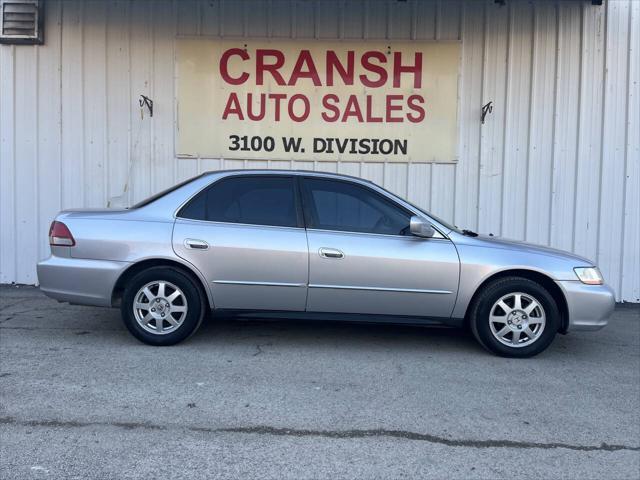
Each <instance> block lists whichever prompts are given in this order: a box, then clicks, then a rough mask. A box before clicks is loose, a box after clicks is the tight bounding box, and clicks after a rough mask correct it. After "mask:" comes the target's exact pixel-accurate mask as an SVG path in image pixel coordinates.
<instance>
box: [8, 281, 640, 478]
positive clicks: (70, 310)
mask: <svg viewBox="0 0 640 480" xmlns="http://www.w3.org/2000/svg"><path fill="white" fill-rule="evenodd" d="M0 478H2V479H15V478H18V479H19V478H34V479H45V478H52V479H53V478H55V479H60V478H79V479H80V478H81V479H93V478H96V479H103V478H118V479H125V478H126V479H128V478H149V479H151V478H170V479H181V478H185V479H186V478H207V479H209V478H225V479H226V478H278V479H279V478H290V479H306V478H310V479H311V478H313V479H315V478H318V479H320V478H327V479H339V478H381V479H382V478H384V479H389V478H421V479H422V478H453V479H457V478H460V479H471V478H483V479H484V478H487V479H489V478H491V479H498V478H505V479H507V478H508V479H516V478H532V479H533V478H536V479H537V478H566V479H569V478H575V479H587V478H594V479H605V478H611V479H622V478H640V308H639V306H638V305H636V306H622V307H619V308H617V309H616V312H615V314H614V316H613V318H612V319H611V321H610V324H609V326H607V327H606V328H605V329H604V330H601V331H599V332H575V333H571V334H569V335H566V336H563V335H559V336H558V337H557V338H556V340H555V342H554V343H553V344H552V346H551V347H550V348H549V349H548V350H547V351H546V352H544V353H543V354H541V355H539V356H538V357H535V358H532V359H528V360H512V359H504V358H498V357H495V356H492V355H491V354H489V353H487V352H485V351H484V350H483V349H482V348H481V347H479V346H478V345H477V344H476V342H475V341H474V340H473V338H471V337H470V336H469V335H466V334H464V332H461V331H458V330H453V329H444V328H421V327H406V326H394V325H387V326H385V325H356V324H341V323H328V322H324V323H322V322H313V323H311V322H310V323H295V322H272V321H250V322H244V321H242V322H239V321H235V322H233V321H229V320H225V321H215V319H214V320H211V321H208V322H207V323H206V324H204V325H203V327H202V328H201V329H200V331H199V332H198V333H197V334H196V335H194V336H193V337H191V338H190V339H189V340H187V341H186V342H184V343H182V344H180V345H177V346H174V347H165V348H161V347H160V348H158V347H149V346H145V345H143V344H141V343H139V342H138V341H137V340H135V339H134V338H133V337H132V336H131V335H130V334H129V333H128V332H127V331H126V330H125V328H124V326H123V325H122V322H121V320H120V316H119V312H118V310H115V309H102V308H91V307H81V306H71V305H67V304H60V303H57V302H55V301H54V300H50V299H48V298H46V297H45V296H44V295H42V294H41V293H40V292H39V291H38V289H36V288H33V287H19V288H18V287H12V286H3V287H0Z"/></svg>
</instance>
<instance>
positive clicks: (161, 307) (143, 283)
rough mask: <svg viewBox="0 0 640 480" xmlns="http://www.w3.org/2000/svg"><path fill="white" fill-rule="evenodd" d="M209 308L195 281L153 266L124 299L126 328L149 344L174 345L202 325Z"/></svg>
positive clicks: (135, 280) (130, 284)
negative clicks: (206, 310)
mask: <svg viewBox="0 0 640 480" xmlns="http://www.w3.org/2000/svg"><path fill="white" fill-rule="evenodd" d="M205 309H206V305H205V302H204V299H203V297H202V295H201V293H200V289H199V288H198V287H197V285H196V284H195V283H194V282H193V280H192V279H191V278H190V277H189V276H187V275H185V274H184V273H182V272H181V271H179V270H178V269H175V268H171V267H152V268H149V269H147V270H144V271H142V272H140V273H138V274H137V275H135V276H134V277H133V278H132V279H131V280H130V281H129V282H128V283H127V286H126V288H125V291H124V295H123V297H122V307H121V314H122V319H123V321H124V324H125V325H126V327H127V329H128V330H129V331H130V332H131V333H132V334H133V336H134V337H136V338H137V339H138V340H140V341H142V342H144V343H147V344H149V345H158V346H160V345H174V344H176V343H179V342H181V341H182V340H184V339H186V338H187V337H189V336H190V335H192V334H193V333H194V332H195V331H196V330H197V329H198V327H199V326H200V324H201V323H202V319H203V317H204V312H205Z"/></svg>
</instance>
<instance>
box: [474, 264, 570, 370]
mask: <svg viewBox="0 0 640 480" xmlns="http://www.w3.org/2000/svg"><path fill="white" fill-rule="evenodd" d="M469 320H470V326H471V331H472V332H473V335H474V336H475V337H476V339H477V340H478V341H479V342H480V344H481V345H482V346H483V347H485V348H486V349H487V350H489V351H491V352H493V353H495V354H497V355H500V356H504V357H519V358H525V357H532V356H534V355H537V354H538V353H540V352H542V351H543V350H545V349H546V348H547V347H548V346H549V345H550V344H551V342H552V341H553V339H554V337H555V335H556V332H557V331H558V327H559V325H560V312H559V310H558V306H557V305H556V302H555V300H554V299H553V297H552V296H551V295H550V294H549V292H548V291H547V290H546V289H545V288H544V287H543V286H542V285H540V284H539V283H537V282H534V281H533V280H530V279H528V278H522V277H506V278H501V279H498V280H496V281H494V282H492V283H490V284H489V285H487V286H486V287H485V288H484V289H483V291H482V292H480V294H479V295H478V297H477V298H476V299H475V301H474V303H473V305H472V308H471V313H470V319H469Z"/></svg>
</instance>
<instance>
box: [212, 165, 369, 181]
mask: <svg viewBox="0 0 640 480" xmlns="http://www.w3.org/2000/svg"><path fill="white" fill-rule="evenodd" d="M228 174H234V175H236V174H238V175H242V174H247V175H309V176H315V177H327V178H336V179H341V178H342V179H345V180H355V181H357V182H366V183H371V184H373V182H372V181H371V180H367V179H366V178H362V177H356V176H354V175H345V174H343V173H335V172H323V171H319V170H287V169H260V168H236V169H229V170H209V171H207V172H206V173H205V175H223V176H224V175H228Z"/></svg>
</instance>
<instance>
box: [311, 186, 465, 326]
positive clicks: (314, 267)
mask: <svg viewBox="0 0 640 480" xmlns="http://www.w3.org/2000/svg"><path fill="white" fill-rule="evenodd" d="M301 183H302V197H303V202H304V212H305V220H306V222H307V238H308V242H309V291H308V299H307V311H310V312H341V313H364V314H388V315H411V316H425V317H449V316H450V315H451V312H452V310H453V306H454V303H455V299H456V292H457V288H458V277H459V259H458V254H457V251H456V249H455V247H454V245H453V243H452V242H451V241H449V240H448V239H446V238H444V236H441V237H442V238H420V237H417V236H412V235H411V234H410V233H409V220H410V218H411V215H412V213H411V212H409V211H408V210H405V209H404V207H402V206H400V205H398V204H397V203H396V202H394V201H393V200H391V199H390V198H388V197H387V196H385V195H383V194H381V193H379V192H376V191H375V190H373V189H371V188H369V187H366V186H364V185H362V184H358V183H355V182H349V181H343V180H336V179H325V178H320V177H304V178H303V179H301Z"/></svg>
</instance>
